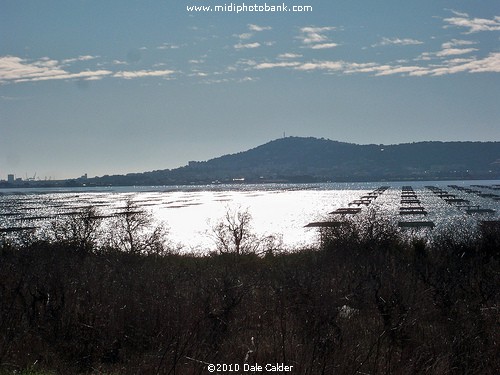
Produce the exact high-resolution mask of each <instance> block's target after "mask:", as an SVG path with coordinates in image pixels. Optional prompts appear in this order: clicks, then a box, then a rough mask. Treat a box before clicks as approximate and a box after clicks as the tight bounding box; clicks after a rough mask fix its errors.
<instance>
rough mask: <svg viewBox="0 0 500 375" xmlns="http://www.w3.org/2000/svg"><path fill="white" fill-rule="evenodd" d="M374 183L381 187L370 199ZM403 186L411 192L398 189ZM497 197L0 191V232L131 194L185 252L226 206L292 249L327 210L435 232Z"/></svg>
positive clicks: (226, 188)
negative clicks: (422, 225)
mask: <svg viewBox="0 0 500 375" xmlns="http://www.w3.org/2000/svg"><path fill="white" fill-rule="evenodd" d="M450 185H456V186H454V187H450ZM474 185H480V186H474ZM381 186H389V188H388V189H387V190H385V191H383V193H380V194H378V195H377V197H376V199H374V198H373V196H374V195H375V194H374V193H373V192H374V191H375V190H376V189H377V188H380V187H381ZM403 186H411V188H412V191H407V192H405V193H404V194H403V193H402V187H403ZM426 186H432V187H434V190H431V189H429V188H427V187H426ZM466 189H469V190H466ZM446 193H448V195H446ZM498 196H500V181H446V182H436V181H433V182H384V183H322V184H269V185H209V186H196V187H193V186H175V187H170V186H169V187H165V186H158V187H113V188H99V189H92V188H75V189H15V190H14V189H0V229H5V228H13V227H27V226H33V227H36V228H38V229H37V230H39V231H44V230H45V228H46V226H47V225H48V223H49V222H50V221H51V220H54V218H56V217H58V216H59V217H62V215H67V214H68V213H71V212H75V211H76V210H78V209H79V208H83V207H86V206H89V205H94V206H97V207H98V208H99V210H100V211H101V212H102V213H103V214H112V213H116V212H118V211H120V209H122V208H123V206H124V202H126V201H127V200H130V199H131V200H133V201H134V202H136V203H137V204H138V205H139V206H141V207H143V208H144V209H147V210H149V211H150V212H151V213H152V214H153V215H154V217H155V218H156V219H157V220H159V221H163V222H165V223H166V225H167V227H168V228H169V238H170V239H171V240H172V241H173V242H174V243H180V244H182V245H183V246H184V248H185V250H186V251H193V250H198V251H204V250H207V249H209V248H212V247H213V242H212V240H211V239H210V233H211V228H212V227H213V226H214V225H215V224H216V223H217V222H218V221H219V220H220V219H221V218H222V217H223V216H224V214H225V213H226V212H227V211H228V210H248V211H249V213H250V214H251V215H252V227H253V231H254V232H255V233H256V234H257V235H259V236H264V235H270V234H278V235H280V236H282V240H283V243H284V244H285V245H286V246H287V247H300V246H307V245H310V244H312V243H314V242H315V241H316V240H317V231H316V230H315V229H314V228H304V226H305V225H306V224H308V223H310V222H315V221H322V220H338V219H341V218H342V217H343V216H346V215H340V214H329V213H331V212H332V211H335V210H337V209H339V208H360V212H359V213H358V214H356V216H362V215H364V214H365V213H366V212H368V211H369V210H370V211H373V212H375V213H376V215H378V216H381V217H385V218H387V219H389V220H393V221H395V222H400V221H406V222H408V221H432V222H433V223H434V224H435V225H436V227H435V228H434V231H437V230H440V229H442V228H444V227H450V226H453V227H460V228H468V227H473V224H474V223H475V221H476V220H499V219H500V200H498V199H497V198H499V197H498ZM363 197H364V198H363ZM370 197H371V198H370ZM368 198H370V199H368ZM446 199H448V201H446ZM359 200H361V201H359ZM417 201H418V202H417ZM355 202H357V203H355ZM424 213H426V214H424ZM349 216H353V215H349Z"/></svg>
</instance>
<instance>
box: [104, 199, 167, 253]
mask: <svg viewBox="0 0 500 375" xmlns="http://www.w3.org/2000/svg"><path fill="white" fill-rule="evenodd" d="M111 225H112V227H111V228H110V242H111V245H112V247H114V248H117V249H120V250H122V251H125V252H127V253H131V254H139V253H151V254H153V253H154V254H160V253H163V252H165V243H166V236H167V229H166V228H165V226H164V225H163V224H158V225H155V222H154V218H153V215H152V214H151V213H150V212H148V211H145V210H143V209H141V208H140V207H138V206H137V204H136V203H134V202H133V201H132V200H128V201H127V202H126V204H125V209H124V211H123V212H120V213H119V214H118V216H117V217H116V219H115V220H113V221H112V223H111Z"/></svg>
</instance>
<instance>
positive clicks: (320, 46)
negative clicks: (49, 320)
mask: <svg viewBox="0 0 500 375" xmlns="http://www.w3.org/2000/svg"><path fill="white" fill-rule="evenodd" d="M337 46H338V44H337V43H319V44H313V45H312V46H311V47H310V48H311V49H328V48H335V47H337Z"/></svg>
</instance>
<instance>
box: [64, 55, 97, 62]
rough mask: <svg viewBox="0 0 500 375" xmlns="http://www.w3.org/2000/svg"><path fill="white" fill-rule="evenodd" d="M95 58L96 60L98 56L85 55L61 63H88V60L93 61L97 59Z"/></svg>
mask: <svg viewBox="0 0 500 375" xmlns="http://www.w3.org/2000/svg"><path fill="white" fill-rule="evenodd" d="M97 58H98V56H90V55H85V56H78V57H75V58H72V59H64V60H62V63H63V64H71V63H73V62H77V61H88V60H93V59H97Z"/></svg>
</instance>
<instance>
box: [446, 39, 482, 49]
mask: <svg viewBox="0 0 500 375" xmlns="http://www.w3.org/2000/svg"><path fill="white" fill-rule="evenodd" d="M473 44H476V42H473V41H471V40H461V39H452V40H451V41H449V42H446V43H443V44H442V45H441V47H442V48H444V49H447V48H453V47H458V46H470V45H473Z"/></svg>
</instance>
